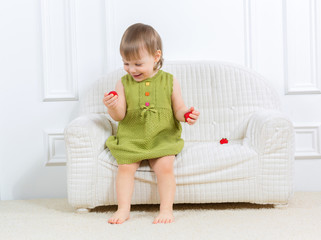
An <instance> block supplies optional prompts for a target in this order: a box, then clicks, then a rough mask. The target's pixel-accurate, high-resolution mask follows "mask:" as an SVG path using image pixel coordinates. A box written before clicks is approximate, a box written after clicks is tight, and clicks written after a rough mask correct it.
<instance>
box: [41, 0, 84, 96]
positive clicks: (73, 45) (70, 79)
mask: <svg viewBox="0 0 321 240" xmlns="http://www.w3.org/2000/svg"><path fill="white" fill-rule="evenodd" d="M41 21H42V47H43V101H77V100H78V83H77V82H78V77H77V69H78V67H77V41H76V1H75V0H41Z"/></svg>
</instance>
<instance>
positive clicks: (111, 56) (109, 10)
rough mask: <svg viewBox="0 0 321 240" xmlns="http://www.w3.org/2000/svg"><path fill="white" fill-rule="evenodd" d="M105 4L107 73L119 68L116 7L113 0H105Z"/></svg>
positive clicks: (105, 71)
mask: <svg viewBox="0 0 321 240" xmlns="http://www.w3.org/2000/svg"><path fill="white" fill-rule="evenodd" d="M104 4H105V37H106V41H105V42H106V47H105V57H104V59H105V64H104V65H105V68H104V73H105V74H107V73H108V72H111V71H112V70H114V69H116V68H117V59H116V56H115V54H116V53H115V49H118V48H119V46H117V47H116V42H115V38H114V36H115V35H116V31H115V26H117V24H116V18H115V7H114V1H113V0H104Z"/></svg>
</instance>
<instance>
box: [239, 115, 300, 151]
mask: <svg viewBox="0 0 321 240" xmlns="http://www.w3.org/2000/svg"><path fill="white" fill-rule="evenodd" d="M244 143H246V144H249V145H250V146H252V147H253V148H254V149H255V150H256V151H257V152H258V153H261V154H267V153H272V152H275V151H278V150H279V149H280V148H290V149H291V151H292V152H293V151H294V150H293V148H294V130H293V124H292V122H291V121H290V120H289V119H288V118H287V116H285V115H284V114H283V113H281V112H279V111H259V112H255V113H254V114H253V115H252V116H251V117H250V119H249V124H248V128H247V131H246V136H245V139H244Z"/></svg>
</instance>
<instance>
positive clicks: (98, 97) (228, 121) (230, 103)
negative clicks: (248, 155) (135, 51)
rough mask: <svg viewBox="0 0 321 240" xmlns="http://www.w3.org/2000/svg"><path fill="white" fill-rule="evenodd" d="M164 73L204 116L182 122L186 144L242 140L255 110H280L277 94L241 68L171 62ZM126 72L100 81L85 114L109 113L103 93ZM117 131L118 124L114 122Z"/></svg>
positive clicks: (262, 81) (83, 107) (261, 79)
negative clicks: (194, 122)
mask: <svg viewBox="0 0 321 240" xmlns="http://www.w3.org/2000/svg"><path fill="white" fill-rule="evenodd" d="M162 70H164V71H166V72H169V73H172V74H173V75H174V76H175V78H176V79H177V80H178V81H179V82H180V85H181V89H182V95H183V98H184V102H185V105H186V106H187V107H191V106H194V107H195V109H197V110H198V111H200V113H201V115H200V117H199V120H198V122H197V123H196V124H195V125H193V126H190V125H188V124H185V123H182V126H183V133H182V137H183V138H184V140H185V141H218V140H220V139H221V138H228V139H230V140H233V139H242V138H244V136H245V131H246V128H247V125H248V120H249V118H250V116H251V115H252V114H253V113H254V112H256V111H262V110H279V109H280V100H279V96H278V94H277V92H276V91H275V90H274V89H273V88H272V87H271V85H270V84H269V83H268V82H267V81H266V80H265V79H264V78H263V77H262V76H261V75H259V74H257V73H256V72H254V71H253V70H251V69H248V68H245V67H243V66H240V65H236V64H231V63H223V62H205V61H203V62H171V63H166V64H165V65H164V66H163V68H162ZM125 74H126V72H125V71H124V70H123V69H118V70H116V71H114V72H112V73H110V74H108V75H107V76H105V77H102V78H100V79H99V80H98V81H97V82H96V84H95V85H94V86H93V88H92V89H91V90H90V91H89V93H88V95H87V97H86V98H85V100H84V102H83V104H82V113H85V114H86V113H107V109H106V107H105V106H104V105H103V103H102V98H103V95H104V92H109V91H111V90H114V89H115V85H116V82H117V80H118V79H120V78H121V77H122V76H123V75H125ZM113 124H114V128H116V125H117V123H116V122H114V123H113Z"/></svg>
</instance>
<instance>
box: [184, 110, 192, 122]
mask: <svg viewBox="0 0 321 240" xmlns="http://www.w3.org/2000/svg"><path fill="white" fill-rule="evenodd" d="M190 114H192V112H187V113H185V114H184V117H185V122H187V118H189V115H190Z"/></svg>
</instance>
